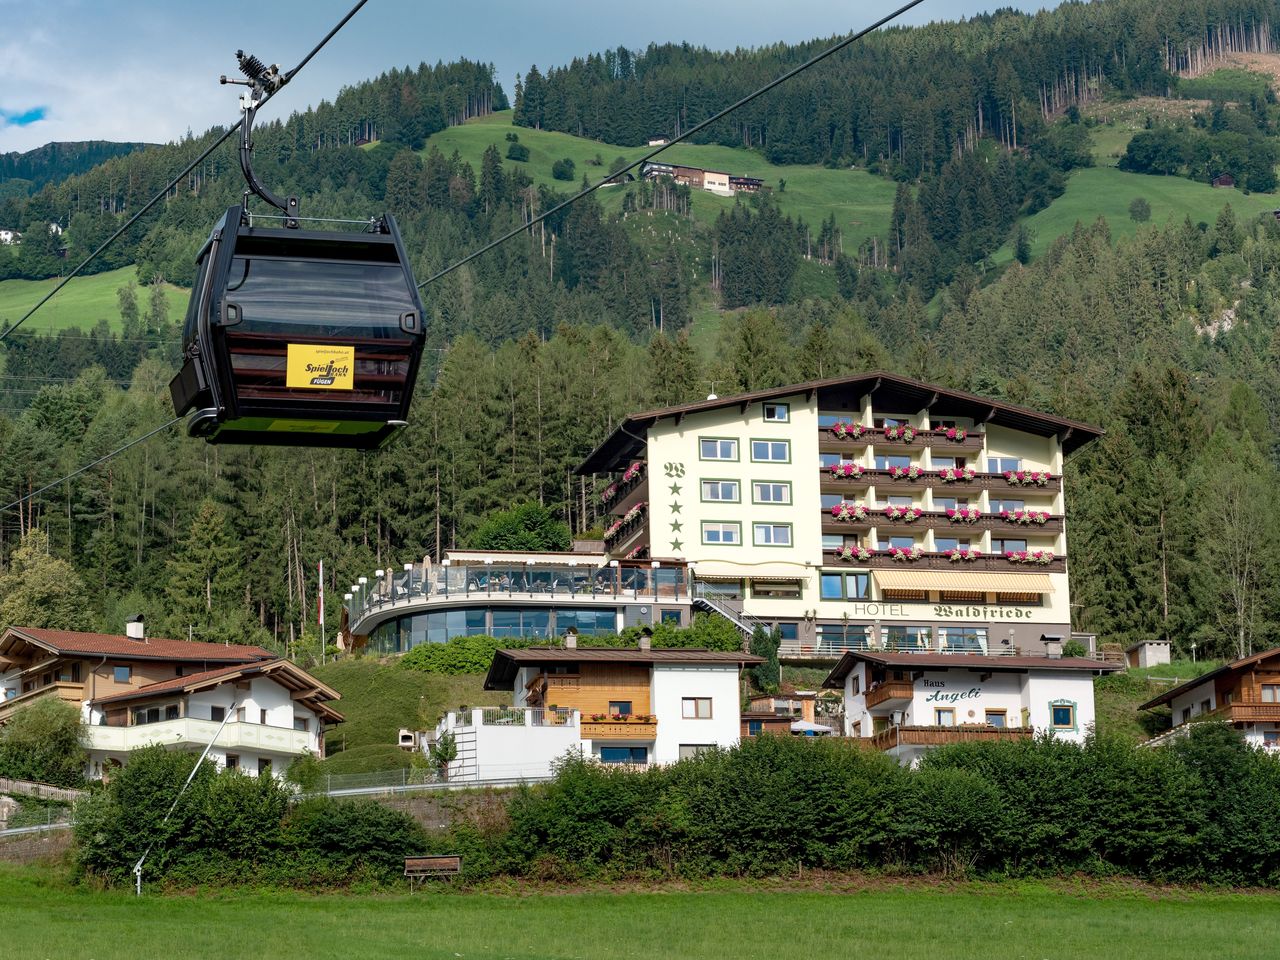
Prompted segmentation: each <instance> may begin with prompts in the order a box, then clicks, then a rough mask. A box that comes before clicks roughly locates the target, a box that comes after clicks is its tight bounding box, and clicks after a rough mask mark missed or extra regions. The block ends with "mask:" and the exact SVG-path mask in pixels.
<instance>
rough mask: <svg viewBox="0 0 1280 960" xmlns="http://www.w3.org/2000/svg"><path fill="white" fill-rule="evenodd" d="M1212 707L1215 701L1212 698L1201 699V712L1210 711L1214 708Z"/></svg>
mask: <svg viewBox="0 0 1280 960" xmlns="http://www.w3.org/2000/svg"><path fill="white" fill-rule="evenodd" d="M1212 709H1213V701H1211V700H1201V701H1200V712H1201V713H1208V712H1209V711H1210V710H1212Z"/></svg>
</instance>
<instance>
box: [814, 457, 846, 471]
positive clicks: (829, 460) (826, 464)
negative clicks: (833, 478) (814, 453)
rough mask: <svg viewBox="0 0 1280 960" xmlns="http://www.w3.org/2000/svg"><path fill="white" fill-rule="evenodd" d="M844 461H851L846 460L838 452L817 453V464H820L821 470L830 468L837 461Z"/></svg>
mask: <svg viewBox="0 0 1280 960" xmlns="http://www.w3.org/2000/svg"><path fill="white" fill-rule="evenodd" d="M846 462H850V463H851V462H852V461H846V460H845V458H844V457H842V456H840V454H838V453H820V454H818V466H820V467H821V468H822V469H823V470H830V469H831V468H832V467H834V466H835V465H836V464H837V463H846Z"/></svg>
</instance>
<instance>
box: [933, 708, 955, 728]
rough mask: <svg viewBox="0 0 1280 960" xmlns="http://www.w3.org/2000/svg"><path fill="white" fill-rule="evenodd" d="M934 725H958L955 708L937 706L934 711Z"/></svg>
mask: <svg viewBox="0 0 1280 960" xmlns="http://www.w3.org/2000/svg"><path fill="white" fill-rule="evenodd" d="M933 725H934V726H935V727H954V726H955V725H956V711H955V708H954V707H935V708H934V711H933Z"/></svg>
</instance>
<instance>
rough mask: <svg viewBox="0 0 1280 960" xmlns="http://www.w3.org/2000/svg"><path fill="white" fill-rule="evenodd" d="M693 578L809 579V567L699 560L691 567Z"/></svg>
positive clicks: (720, 579)
mask: <svg viewBox="0 0 1280 960" xmlns="http://www.w3.org/2000/svg"><path fill="white" fill-rule="evenodd" d="M693 576H694V579H697V580H715V581H720V582H723V581H725V580H797V581H800V582H804V581H806V580H808V579H809V568H808V567H807V566H805V565H804V564H803V563H778V562H777V561H774V562H772V563H732V562H730V561H727V560H701V561H699V562H698V563H697V564H696V565H695V566H694V568H693Z"/></svg>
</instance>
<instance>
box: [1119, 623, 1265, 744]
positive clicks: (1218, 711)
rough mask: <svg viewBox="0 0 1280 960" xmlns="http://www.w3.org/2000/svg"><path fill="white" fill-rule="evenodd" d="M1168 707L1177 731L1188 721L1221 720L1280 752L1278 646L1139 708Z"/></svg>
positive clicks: (1183, 684)
mask: <svg viewBox="0 0 1280 960" xmlns="http://www.w3.org/2000/svg"><path fill="white" fill-rule="evenodd" d="M1165 705H1167V706H1168V707H1169V709H1170V710H1172V712H1173V730H1172V731H1171V733H1173V734H1174V735H1177V734H1178V733H1179V732H1185V730H1186V725H1187V724H1189V723H1193V722H1196V721H1200V720H1221V721H1224V722H1227V723H1230V724H1231V725H1232V726H1234V727H1235V728H1236V729H1237V730H1239V731H1240V732H1241V733H1242V734H1243V735H1244V738H1245V740H1246V741H1247V742H1248V743H1250V744H1252V745H1254V746H1256V747H1264V748H1266V749H1268V750H1280V648H1277V649H1275V650H1267V651H1265V652H1263V653H1255V654H1254V655H1253V656H1251V657H1245V658H1244V659H1242V660H1236V661H1234V662H1232V663H1228V664H1225V665H1223V666H1221V667H1218V668H1217V669H1216V670H1210V671H1209V672H1208V673H1206V674H1204V675H1203V676H1200V677H1196V678H1195V679H1194V680H1188V681H1187V682H1186V683H1182V684H1179V685H1177V686H1175V687H1173V689H1171V690H1166V691H1165V692H1164V693H1162V694H1160V696H1158V697H1154V698H1152V699H1151V700H1148V701H1147V702H1146V703H1144V704H1143V705H1142V706H1141V707H1140V708H1139V709H1142V710H1150V709H1152V708H1153V707H1160V706H1165ZM1160 739H1163V737H1162V738H1160Z"/></svg>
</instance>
